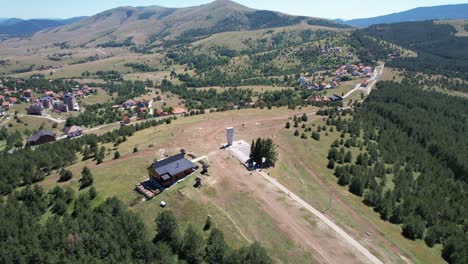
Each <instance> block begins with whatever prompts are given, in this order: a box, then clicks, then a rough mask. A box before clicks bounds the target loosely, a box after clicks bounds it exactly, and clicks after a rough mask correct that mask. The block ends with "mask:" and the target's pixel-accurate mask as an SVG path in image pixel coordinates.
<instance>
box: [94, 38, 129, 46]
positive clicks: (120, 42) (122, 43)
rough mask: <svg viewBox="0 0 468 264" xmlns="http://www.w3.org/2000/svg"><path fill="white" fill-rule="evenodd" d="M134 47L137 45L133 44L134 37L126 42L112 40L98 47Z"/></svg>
mask: <svg viewBox="0 0 468 264" xmlns="http://www.w3.org/2000/svg"><path fill="white" fill-rule="evenodd" d="M133 45H135V43H133V37H128V38H126V39H125V40H124V41H116V40H111V41H108V42H104V43H101V44H98V45H97V46H96V47H98V48H121V47H130V46H133Z"/></svg>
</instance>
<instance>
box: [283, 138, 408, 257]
mask: <svg viewBox="0 0 468 264" xmlns="http://www.w3.org/2000/svg"><path fill="white" fill-rule="evenodd" d="M280 146H281V145H280ZM280 148H281V147H280ZM281 149H282V150H283V151H284V152H286V153H287V155H290V156H291V157H294V160H295V162H297V164H299V165H300V166H301V167H302V168H303V169H304V170H305V171H306V172H307V173H308V174H309V175H311V176H312V177H313V179H314V180H315V182H317V183H318V184H319V185H320V187H321V188H323V189H324V190H326V191H327V192H331V193H332V194H333V197H334V200H333V201H334V202H337V203H338V204H339V205H340V206H341V207H343V208H344V209H345V210H346V211H347V212H348V213H349V215H350V216H351V217H352V218H353V219H354V221H357V222H358V223H360V224H361V225H362V226H366V227H367V230H368V231H369V232H370V233H372V234H373V236H374V237H376V238H377V239H378V240H380V241H381V242H382V243H383V244H384V245H385V246H386V247H387V248H388V249H390V250H391V251H392V252H393V253H394V254H396V255H397V256H399V257H400V258H401V259H402V260H403V261H404V262H405V263H411V261H409V259H408V258H407V257H405V256H404V255H403V254H402V253H401V251H400V250H399V249H398V248H397V247H396V246H395V245H393V244H392V243H391V242H390V241H388V240H387V239H386V238H384V237H383V236H382V235H381V234H380V233H379V232H378V231H377V229H376V228H375V226H374V225H373V224H372V223H370V222H369V221H367V220H365V219H364V218H362V216H361V215H359V214H358V213H356V211H354V210H353V209H352V208H351V207H350V206H349V205H348V204H347V203H345V202H344V201H343V200H342V198H341V195H340V194H339V193H337V192H336V191H335V190H334V189H333V188H332V187H331V186H330V185H328V184H327V183H325V181H324V180H323V179H322V178H320V177H319V176H318V175H317V174H316V173H315V172H314V171H313V170H312V169H311V168H310V167H309V166H307V165H306V164H305V163H304V162H303V161H302V160H301V158H300V157H297V154H295V153H293V151H290V150H288V149H286V148H281Z"/></svg>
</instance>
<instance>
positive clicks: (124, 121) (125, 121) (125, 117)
mask: <svg viewBox="0 0 468 264" xmlns="http://www.w3.org/2000/svg"><path fill="white" fill-rule="evenodd" d="M130 122H131V120H130V117H128V116H123V118H122V121H121V122H120V124H121V125H126V124H130Z"/></svg>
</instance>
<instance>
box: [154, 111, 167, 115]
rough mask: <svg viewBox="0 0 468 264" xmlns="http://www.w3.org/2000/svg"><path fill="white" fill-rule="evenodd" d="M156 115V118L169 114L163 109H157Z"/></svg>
mask: <svg viewBox="0 0 468 264" xmlns="http://www.w3.org/2000/svg"><path fill="white" fill-rule="evenodd" d="M155 113H156V116H167V115H168V113H167V112H164V111H163V110H161V109H157V110H156V112H155Z"/></svg>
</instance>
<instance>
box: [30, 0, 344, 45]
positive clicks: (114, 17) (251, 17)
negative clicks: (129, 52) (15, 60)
mask: <svg viewBox="0 0 468 264" xmlns="http://www.w3.org/2000/svg"><path fill="white" fill-rule="evenodd" d="M301 23H308V24H310V25H321V26H328V27H338V28H343V27H349V26H345V25H342V24H338V23H335V22H333V21H331V20H326V19H320V18H312V17H304V16H293V15H288V14H283V13H280V12H274V11H268V10H256V9H252V8H249V7H246V6H243V5H240V4H238V3H236V2H233V1H229V0H217V1H214V2H211V3H209V4H205V5H200V6H193V7H184V8H168V7H161V6H148V7H131V6H124V7H117V8H113V9H110V10H106V11H103V12H101V13H98V14H96V15H94V16H90V17H87V18H84V19H82V20H80V21H77V22H75V23H71V24H67V25H64V26H59V27H56V28H51V29H47V30H45V31H41V32H38V33H36V34H35V35H33V36H32V37H31V40H33V41H38V42H41V43H47V41H49V43H55V42H73V43H72V46H73V45H74V46H77V45H88V44H89V45H94V46H97V45H101V46H102V45H105V46H107V45H112V46H116V45H118V46H121V45H127V44H130V43H132V44H136V45H145V44H151V43H153V42H154V41H156V40H162V39H172V40H177V39H179V40H180V39H188V38H197V37H202V36H207V35H211V34H215V33H220V32H226V31H241V30H256V29H265V28H274V27H283V26H290V25H296V24H301ZM50 41H52V42H50ZM124 42H125V43H124ZM127 46H128V45H127Z"/></svg>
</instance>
